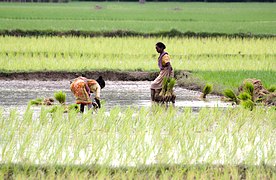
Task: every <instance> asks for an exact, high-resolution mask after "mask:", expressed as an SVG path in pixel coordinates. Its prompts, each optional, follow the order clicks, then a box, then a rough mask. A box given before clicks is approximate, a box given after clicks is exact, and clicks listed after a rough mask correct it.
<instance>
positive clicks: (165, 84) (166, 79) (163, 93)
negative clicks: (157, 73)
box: [159, 77, 169, 97]
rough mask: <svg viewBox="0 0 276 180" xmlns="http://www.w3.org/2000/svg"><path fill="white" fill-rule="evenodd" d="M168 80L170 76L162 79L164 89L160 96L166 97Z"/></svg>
mask: <svg viewBox="0 0 276 180" xmlns="http://www.w3.org/2000/svg"><path fill="white" fill-rule="evenodd" d="M168 82H169V78H168V77H164V78H163V81H162V90H161V92H160V93H159V96H162V97H164V96H165V94H166V91H167V88H168Z"/></svg>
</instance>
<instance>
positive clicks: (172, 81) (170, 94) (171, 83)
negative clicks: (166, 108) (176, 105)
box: [165, 78, 176, 102]
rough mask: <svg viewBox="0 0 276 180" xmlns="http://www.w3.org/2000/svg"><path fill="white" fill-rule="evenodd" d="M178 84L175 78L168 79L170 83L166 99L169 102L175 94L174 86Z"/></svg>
mask: <svg viewBox="0 0 276 180" xmlns="http://www.w3.org/2000/svg"><path fill="white" fill-rule="evenodd" d="M175 84H176V79H175V78H169V79H168V84H167V91H166V94H165V100H166V101H167V102H168V101H170V100H171V98H172V96H173V95H174V93H173V88H174V86H175Z"/></svg>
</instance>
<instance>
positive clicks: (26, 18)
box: [0, 2, 276, 34]
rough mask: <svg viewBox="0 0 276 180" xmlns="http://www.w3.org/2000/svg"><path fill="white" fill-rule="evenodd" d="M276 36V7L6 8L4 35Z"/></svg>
mask: <svg viewBox="0 0 276 180" xmlns="http://www.w3.org/2000/svg"><path fill="white" fill-rule="evenodd" d="M14 29H21V30H58V31H67V30H84V31H113V30H129V31H135V32H142V33H152V32H160V31H170V30H171V29H177V30H179V31H181V32H187V31H191V32H208V33H216V32H219V33H227V34H233V33H252V34H276V3H176V2H174V3H172V2H171V3H156V2H151V3H145V4H139V3H123V2H89V3H87V2H83V3H75V2H74V3H64V4H51V3H33V4H31V3H0V30H14Z"/></svg>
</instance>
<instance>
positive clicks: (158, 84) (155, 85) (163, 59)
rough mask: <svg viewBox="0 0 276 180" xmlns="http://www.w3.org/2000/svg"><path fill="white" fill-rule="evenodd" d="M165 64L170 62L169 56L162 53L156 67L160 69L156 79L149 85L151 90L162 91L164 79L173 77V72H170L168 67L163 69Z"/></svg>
mask: <svg viewBox="0 0 276 180" xmlns="http://www.w3.org/2000/svg"><path fill="white" fill-rule="evenodd" d="M167 62H170V56H169V55H168V53H167V52H163V53H162V54H161V55H160V56H159V58H158V67H159V68H160V73H159V75H158V76H157V78H156V79H155V80H154V81H153V82H152V83H151V87H150V88H151V89H155V90H156V89H162V83H163V79H164V77H173V76H174V72H173V70H170V67H164V65H165V64H166V63H167Z"/></svg>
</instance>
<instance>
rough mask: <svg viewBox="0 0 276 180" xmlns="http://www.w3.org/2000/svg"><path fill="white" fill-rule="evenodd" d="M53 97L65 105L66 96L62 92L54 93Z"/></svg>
mask: <svg viewBox="0 0 276 180" xmlns="http://www.w3.org/2000/svg"><path fill="white" fill-rule="evenodd" d="M54 97H55V99H56V100H57V101H58V102H59V103H60V104H65V101H66V94H65V93H64V92H62V91H58V92H55V94H54Z"/></svg>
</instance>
